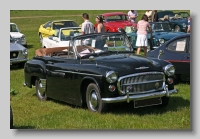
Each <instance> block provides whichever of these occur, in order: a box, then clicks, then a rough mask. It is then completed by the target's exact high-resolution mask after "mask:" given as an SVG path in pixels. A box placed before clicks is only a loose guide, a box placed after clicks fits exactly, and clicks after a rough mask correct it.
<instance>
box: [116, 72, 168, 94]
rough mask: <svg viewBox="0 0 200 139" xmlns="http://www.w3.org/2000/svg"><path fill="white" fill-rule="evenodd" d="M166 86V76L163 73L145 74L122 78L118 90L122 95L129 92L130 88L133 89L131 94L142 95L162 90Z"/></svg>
mask: <svg viewBox="0 0 200 139" xmlns="http://www.w3.org/2000/svg"><path fill="white" fill-rule="evenodd" d="M164 85H165V76H164V73H162V72H144V73H137V74H131V75H127V76H123V77H120V78H119V80H118V90H119V91H120V93H121V94H125V93H126V92H127V88H128V87H130V86H131V87H132V90H131V91H130V92H129V94H140V93H148V92H154V91H157V90H162V89H163V87H164Z"/></svg>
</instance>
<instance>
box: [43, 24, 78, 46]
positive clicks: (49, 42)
mask: <svg viewBox="0 0 200 139" xmlns="http://www.w3.org/2000/svg"><path fill="white" fill-rule="evenodd" d="M78 35H81V27H66V28H60V29H59V30H55V33H54V34H53V35H52V36H49V37H46V38H43V40H42V47H43V48H54V47H65V46H69V43H70V40H71V37H75V36H78Z"/></svg>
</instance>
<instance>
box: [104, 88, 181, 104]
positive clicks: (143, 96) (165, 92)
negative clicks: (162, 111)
mask: <svg viewBox="0 0 200 139" xmlns="http://www.w3.org/2000/svg"><path fill="white" fill-rule="evenodd" d="M176 93H178V90H177V89H173V90H168V85H165V86H164V90H162V91H157V92H151V93H146V94H145V93H144V94H135V95H129V91H127V92H126V95H124V96H119V97H115V98H102V99H101V100H102V102H103V103H117V102H125V101H126V102H127V103H129V102H130V101H132V100H144V99H151V98H158V97H164V96H166V97H169V96H170V95H172V94H176Z"/></svg>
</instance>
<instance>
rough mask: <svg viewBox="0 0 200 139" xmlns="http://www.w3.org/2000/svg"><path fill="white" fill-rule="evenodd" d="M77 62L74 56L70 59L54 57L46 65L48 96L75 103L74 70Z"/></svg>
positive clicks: (71, 55)
mask: <svg viewBox="0 0 200 139" xmlns="http://www.w3.org/2000/svg"><path fill="white" fill-rule="evenodd" d="M76 63H77V60H76V59H74V54H70V55H68V57H62V58H61V57H60V56H52V59H51V60H48V63H47V64H46V68H47V96H49V97H50V98H53V99H56V100H59V101H64V102H68V103H71V104H73V103H74V101H75V92H74V85H73V83H74V81H73V69H74V64H76Z"/></svg>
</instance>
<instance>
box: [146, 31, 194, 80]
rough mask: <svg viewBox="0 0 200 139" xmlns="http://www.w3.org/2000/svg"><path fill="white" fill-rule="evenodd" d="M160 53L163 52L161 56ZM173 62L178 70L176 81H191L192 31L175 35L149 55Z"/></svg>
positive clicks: (148, 54) (148, 55)
mask: <svg viewBox="0 0 200 139" xmlns="http://www.w3.org/2000/svg"><path fill="white" fill-rule="evenodd" d="M159 53H163V54H162V55H160V56H159ZM158 56H159V59H163V60H166V61H168V62H171V63H172V64H173V65H174V67H175V69H176V71H175V79H176V81H177V82H178V81H181V80H182V81H190V33H186V34H183V35H180V36H177V37H174V38H173V39H171V40H170V41H168V42H166V43H165V44H163V45H162V46H160V47H158V48H157V49H155V50H152V51H149V52H148V53H147V57H153V58H158Z"/></svg>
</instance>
